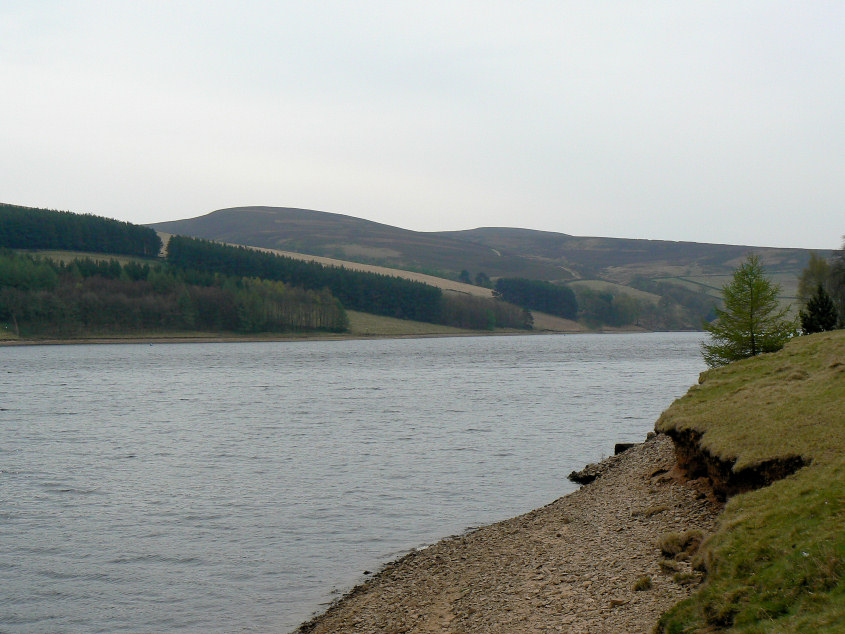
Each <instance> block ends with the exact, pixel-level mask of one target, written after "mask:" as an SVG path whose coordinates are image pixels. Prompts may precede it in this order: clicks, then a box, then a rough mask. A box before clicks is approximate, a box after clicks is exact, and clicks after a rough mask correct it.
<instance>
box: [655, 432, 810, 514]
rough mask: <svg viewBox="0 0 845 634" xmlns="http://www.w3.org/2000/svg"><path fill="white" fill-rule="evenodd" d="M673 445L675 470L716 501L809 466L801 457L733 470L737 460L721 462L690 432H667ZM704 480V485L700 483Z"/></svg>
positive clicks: (785, 458) (698, 437)
mask: <svg viewBox="0 0 845 634" xmlns="http://www.w3.org/2000/svg"><path fill="white" fill-rule="evenodd" d="M667 433H668V435H669V437H670V438H672V440H673V442H674V444H675V456H676V459H677V468H678V469H679V470H680V472H681V473H682V475H683V476H684V477H686V478H687V479H689V480H698V481H699V484H707V485H709V486H710V488H711V489H712V491H713V494H714V495H715V496H716V498H717V499H719V500H722V501H724V500H725V499H727V498H728V497H730V496H732V495H736V494H737V493H744V492H746V491H753V490H754V489H759V488H761V487H764V486H767V485H769V484H771V483H772V482H775V481H776V480H780V479H782V478H785V477H786V476H788V475H791V474H793V473H795V472H796V471H798V469H800V468H802V467H805V466H806V465H807V464H808V463H807V462H806V461H805V460H804V459H803V458H802V457H801V456H785V457H783V458H776V459H772V460H766V461H765V462H762V463H760V464H758V465H754V466H753V467H747V468H745V469H740V470H738V471H735V470H734V464H735V463H736V460H722V459H720V458H718V457H716V456H714V455H712V454H711V453H710V452H709V451H707V449H705V448H704V447H702V446H701V434H700V433H699V432H697V431H694V430H691V429H685V430H683V431H677V430H669V431H668V432H667ZM702 479H703V480H706V483H703V482H701V480H702Z"/></svg>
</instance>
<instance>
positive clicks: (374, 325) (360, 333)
mask: <svg viewBox="0 0 845 634" xmlns="http://www.w3.org/2000/svg"><path fill="white" fill-rule="evenodd" d="M346 314H347V315H348V316H349V332H348V333H346V334H348V335H352V336H356V337H403V336H407V337H414V336H417V337H419V336H426V335H465V334H479V333H481V332H484V333H489V332H490V331H487V330H485V331H480V330H467V329H464V328H454V327H452V326H441V325H438V324H429V323H426V322H422V321H410V320H408V319H396V318H394V317H384V316H381V315H372V314H370V313H360V312H358V311H354V310H347V311H346ZM521 332H523V333H524V332H525V331H521Z"/></svg>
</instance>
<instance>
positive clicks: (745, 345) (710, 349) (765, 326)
mask: <svg viewBox="0 0 845 634" xmlns="http://www.w3.org/2000/svg"><path fill="white" fill-rule="evenodd" d="M780 290H781V289H780V286H779V285H777V284H772V283H771V282H770V281H769V280H768V279H766V277H765V275H764V271H763V267H762V265H761V264H760V260H759V258H758V257H757V256H756V255H749V256H748V258H747V259H746V260H745V262H743V263H742V264H741V265H740V266H739V268H737V269H736V271H734V276H733V281H731V283H730V284H727V285H726V286H725V287H724V288H723V289H722V297H723V300H724V304H725V305H724V309H716V319H715V320H713V321H712V322H710V323H708V324H705V325H704V329H705V330H706V331H707V332H709V333H710V336H711V339H710V341H709V342H705V343H704V344H702V346H701V348H702V355H703V356H704V360H705V361H706V362H707V365H708V366H710V367H711V368H712V367H716V366H720V365H726V364H728V363H730V362H731V361H738V360H739V359H745V358H748V357H753V356H754V355H757V354H760V353H761V352H775V351H776V350H780V349H781V348H782V347H783V345H784V344H785V343H786V341H787V340H788V339H789V338H790V337H792V336H793V335H794V334H795V330H796V328H795V324H794V323H793V322H790V321H789V320H787V319H786V318H785V317H786V314H787V312H788V311H789V307H787V308H783V309H778V294H779V293H780Z"/></svg>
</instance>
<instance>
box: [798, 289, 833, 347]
mask: <svg viewBox="0 0 845 634" xmlns="http://www.w3.org/2000/svg"><path fill="white" fill-rule="evenodd" d="M798 316H799V317H800V318H801V330H803V331H804V334H805V335H811V334H813V333H814V332H824V331H825V330H834V329H835V328H836V324H837V322H838V321H839V315H838V314H837V312H836V306H834V305H833V300H832V299H831V298H830V295H828V294H827V291H825V290H824V286H822V285H821V284H819V285H818V286H817V287H816V292H815V294H813V296H812V297H811V298H810V299H809V300H808V301H807V306H806V310H802V311H801V312H800V313H799V314H798Z"/></svg>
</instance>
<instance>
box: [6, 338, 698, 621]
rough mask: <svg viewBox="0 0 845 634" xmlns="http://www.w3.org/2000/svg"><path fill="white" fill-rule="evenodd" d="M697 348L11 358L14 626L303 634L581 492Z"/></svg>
mask: <svg viewBox="0 0 845 634" xmlns="http://www.w3.org/2000/svg"><path fill="white" fill-rule="evenodd" d="M701 339H702V335H701V334H699V333H655V334H625V335H567V336H561V335H556V336H540V335H537V336H512V337H461V338H444V339H396V340H375V341H314V342H289V343H285V342H278V343H227V344H157V345H154V346H149V345H140V344H134V345H132V344H125V345H76V346H27V347H7V348H0V631H4V632H7V631H9V632H43V631H63V632H76V631H79V632H94V631H104V632H118V631H131V632H151V631H177V630H183V631H211V632H233V631H259V632H263V631H288V630H291V629H293V628H294V627H295V626H296V625H297V624H298V623H300V622H301V621H303V620H305V619H307V618H308V617H309V616H310V615H311V614H312V613H313V612H314V611H315V610H319V609H321V608H322V607H323V606H324V604H325V603H327V602H328V601H331V600H332V599H333V598H336V597H337V596H338V593H339V592H342V591H345V590H348V589H349V588H350V587H351V585H353V584H355V583H356V582H359V581H361V580H362V579H363V573H364V571H365V570H376V569H378V568H379V567H380V566H381V565H383V564H384V563H386V562H387V561H389V560H391V559H394V558H396V557H397V556H399V555H401V554H402V553H404V552H406V551H408V550H410V549H412V548H415V547H420V546H422V545H425V544H428V543H432V542H434V541H436V540H438V539H439V538H441V537H445V536H447V535H450V534H454V533H458V532H461V531H463V530H465V529H467V528H468V527H470V526H478V525H481V524H486V523H490V522H494V521H497V520H500V519H505V518H508V517H511V516H513V515H517V514H519V513H523V512H526V511H529V510H531V509H532V508H535V507H538V506H542V505H544V504H547V503H549V502H551V501H553V500H554V499H556V498H558V497H560V496H561V495H564V494H566V493H568V492H570V491H572V490H573V489H574V488H575V487H574V485H572V484H571V483H569V482H568V481H567V480H566V475H567V474H568V473H569V472H570V471H572V470H573V469H579V468H581V467H582V466H583V465H584V464H585V463H587V462H592V461H596V460H598V459H600V458H602V457H604V456H607V455H609V454H611V453H612V452H613V445H614V443H616V442H628V441H631V442H633V441H640V440H643V439H644V437H645V435H646V433H647V432H648V431H650V430H651V429H652V428H653V426H654V421H655V420H656V418H657V417H658V415H659V414H660V412H661V411H662V410H664V409H665V408H666V407H668V406H669V404H670V403H671V402H672V400H674V399H675V398H677V397H679V396H681V395H683V394H684V392H685V391H686V390H687V388H688V387H689V386H690V385H691V384H693V383H695V382H696V381H697V378H698V374H699V372H701V371H702V370H704V369H705V366H704V364H703V362H702V360H701V356H700V353H699V345H700V342H701Z"/></svg>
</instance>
